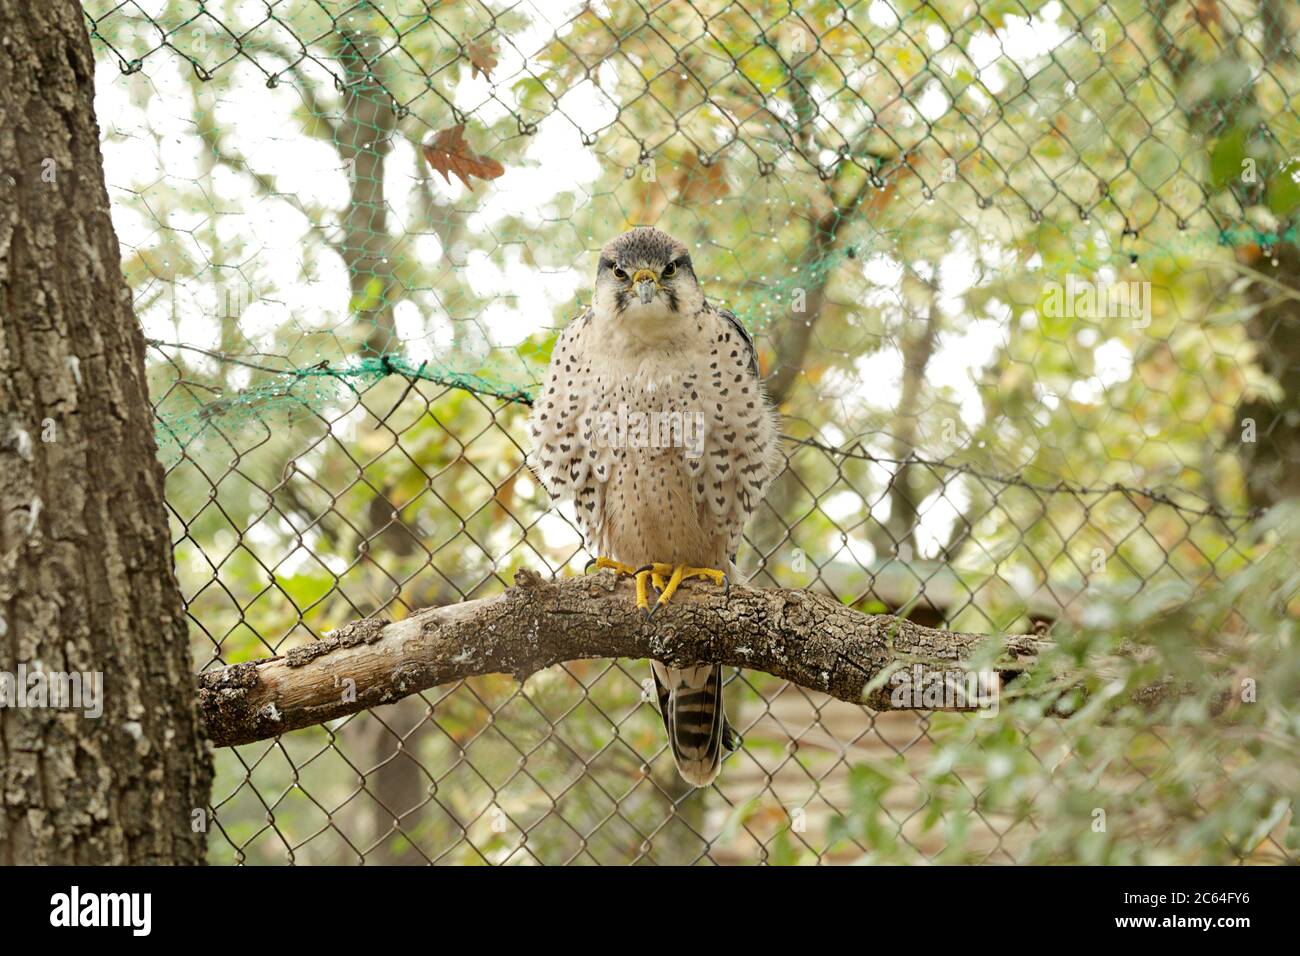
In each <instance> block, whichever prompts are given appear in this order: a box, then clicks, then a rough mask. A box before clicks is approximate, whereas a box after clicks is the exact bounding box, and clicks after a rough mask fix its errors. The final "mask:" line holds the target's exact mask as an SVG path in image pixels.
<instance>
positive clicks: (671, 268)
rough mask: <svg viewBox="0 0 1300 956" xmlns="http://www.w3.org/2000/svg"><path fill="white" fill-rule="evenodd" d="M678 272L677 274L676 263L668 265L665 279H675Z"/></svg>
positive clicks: (665, 269)
mask: <svg viewBox="0 0 1300 956" xmlns="http://www.w3.org/2000/svg"><path fill="white" fill-rule="evenodd" d="M676 272H677V263H675V262H670V263H668V265H667V266H666V267H665V268H664V278H665V279H671V278H672V277H673V274H674V273H676Z"/></svg>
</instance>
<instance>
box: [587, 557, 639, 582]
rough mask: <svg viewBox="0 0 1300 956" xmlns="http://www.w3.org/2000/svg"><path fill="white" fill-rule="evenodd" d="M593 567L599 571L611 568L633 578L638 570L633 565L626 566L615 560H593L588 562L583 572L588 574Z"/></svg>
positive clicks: (598, 558)
mask: <svg viewBox="0 0 1300 956" xmlns="http://www.w3.org/2000/svg"><path fill="white" fill-rule="evenodd" d="M593 567H594V568H596V569H597V570H600V569H601V568H611V569H612V570H614V571H617V572H618V573H619V574H626V575H627V576H628V577H632V576H633V575H634V574H636V568H634V567H632V565H630V564H624V563H623V562H622V561H615V560H614V559H613V558H600V557H597V558H592V559H591V560H590V561H588V562H587V566H586V567H585V568H583V569H582V572H583V573H584V574H586V573H587V572H588V571H590V570H591V569H592V568H593Z"/></svg>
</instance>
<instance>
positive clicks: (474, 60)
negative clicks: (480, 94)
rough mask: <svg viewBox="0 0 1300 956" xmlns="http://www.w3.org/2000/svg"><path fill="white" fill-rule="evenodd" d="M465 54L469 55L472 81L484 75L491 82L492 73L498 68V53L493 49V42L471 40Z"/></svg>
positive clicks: (466, 46)
mask: <svg viewBox="0 0 1300 956" xmlns="http://www.w3.org/2000/svg"><path fill="white" fill-rule="evenodd" d="M465 52H466V53H467V54H469V72H470V79H474V77H476V76H478V75H479V74H480V73H482V74H483V75H484V76H485V77H487V78H488V79H489V80H490V79H492V71H493V70H495V69H496V68H497V63H498V60H497V51H496V50H494V49H493V48H492V41H491V40H471V41H470V42H469V43H467V44H466V45H465Z"/></svg>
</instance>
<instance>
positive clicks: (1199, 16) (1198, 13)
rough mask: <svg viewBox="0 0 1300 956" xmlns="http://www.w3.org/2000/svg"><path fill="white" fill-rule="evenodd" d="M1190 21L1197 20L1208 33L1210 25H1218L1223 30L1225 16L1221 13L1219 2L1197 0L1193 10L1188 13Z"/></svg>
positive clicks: (1216, 0)
mask: <svg viewBox="0 0 1300 956" xmlns="http://www.w3.org/2000/svg"><path fill="white" fill-rule="evenodd" d="M1187 19H1188V20H1195V21H1196V22H1197V23H1198V24H1199V25H1200V27H1201V29H1202V30H1204V31H1205V32H1206V33H1209V32H1210V24H1211V23H1217V24H1218V25H1219V29H1223V14H1222V13H1220V12H1219V3H1218V0H1195V2H1193V3H1192V9H1191V10H1189V11H1188V12H1187Z"/></svg>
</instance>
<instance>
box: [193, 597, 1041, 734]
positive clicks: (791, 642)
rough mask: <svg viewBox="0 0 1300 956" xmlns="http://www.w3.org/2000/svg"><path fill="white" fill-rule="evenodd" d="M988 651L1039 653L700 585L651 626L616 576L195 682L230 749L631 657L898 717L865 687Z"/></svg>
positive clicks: (1027, 638)
mask: <svg viewBox="0 0 1300 956" xmlns="http://www.w3.org/2000/svg"><path fill="white" fill-rule="evenodd" d="M998 640H1000V641H1001V642H1002V646H1003V653H1002V655H1001V657H1000V659H999V661H998V662H997V664H996V667H997V670H998V671H999V673H1000V674H1001V675H1002V677H1003V679H1004V680H1005V679H1009V677H1011V676H1014V675H1015V674H1018V673H1020V672H1021V671H1023V670H1024V669H1025V668H1026V667H1027V666H1028V665H1029V664H1030V663H1031V662H1032V659H1033V658H1034V657H1035V656H1036V654H1037V653H1038V652H1039V650H1041V649H1042V647H1043V646H1044V644H1043V642H1042V640H1041V639H1040V638H1037V637H1035V636H1033V635H1014V636H1008V637H1005V638H997V637H993V636H990V635H987V634H964V633H958V632H955V631H942V630H937V629H934V628H929V627H923V626H921V625H919V624H915V623H913V622H911V621H907V620H903V619H901V618H896V617H891V616H889V615H883V614H882V615H865V614H861V613H859V612H857V611H854V610H853V609H852V608H848V607H845V606H844V605H842V604H840V603H838V602H837V601H835V600H834V599H832V598H829V597H827V596H825V595H821V594H816V593H813V592H811V591H803V590H788V589H782V588H751V587H747V586H742V585H736V586H733V587H732V588H731V591H730V593H729V594H728V595H726V596H724V595H723V594H722V593H721V592H719V591H718V590H717V589H715V588H712V587H709V586H707V585H706V586H703V587H687V588H684V589H683V590H682V591H679V592H678V597H677V598H676V599H675V600H674V601H673V603H672V604H670V605H668V606H667V607H665V608H663V609H661V610H660V611H658V612H657V613H656V615H655V617H654V620H653V621H651V622H647V621H646V620H645V619H644V617H643V616H642V614H641V612H640V611H638V610H637V608H636V606H635V603H634V601H633V597H632V584H631V582H630V581H629V580H628V579H626V578H624V579H621V580H619V579H616V578H615V576H614V574H613V573H612V572H600V573H598V574H593V575H584V576H582V577H574V578H564V579H561V580H557V581H545V580H543V579H542V578H541V577H539V576H538V575H537V574H535V573H534V572H531V571H520V572H519V573H518V574H517V575H516V576H515V586H514V587H512V588H510V589H508V590H507V591H506V592H505V593H503V594H500V595H497V596H495V597H491V598H483V599H479V600H474V601H466V602H463V603H460V604H452V605H448V606H446V607H434V608H427V609H425V610H423V611H418V612H416V613H415V614H413V615H412V616H411V617H409V618H406V619H405V620H402V621H398V622H395V623H390V622H388V621H385V620H381V619H374V618H368V619H365V620H362V621H357V622H355V623H352V624H349V625H347V626H346V627H343V628H340V629H339V630H337V631H335V632H334V633H333V634H331V635H330V636H328V637H327V638H325V639H324V640H321V641H317V642H316V643H313V644H309V645H307V646H305V647H299V648H296V649H294V650H292V651H290V652H289V653H288V654H285V655H283V656H279V657H272V658H267V659H265V660H260V661H251V662H248V663H244V664H233V665H230V666H228V667H224V668H222V669H220V670H215V671H209V672H207V673H204V674H201V675H199V678H198V682H199V691H198V693H199V708H200V710H201V712H202V714H203V716H204V719H205V721H206V722H207V728H208V733H209V735H210V736H211V738H212V742H213V743H214V744H216V745H217V746H233V745H236V744H244V743H250V742H252V741H255V740H264V739H266V738H269V737H273V736H275V735H277V734H281V733H285V732H287V731H290V730H296V729H298V728H301V727H308V726H311V725H313V724H319V723H323V722H325V721H329V720H334V719H336V718H339V717H344V716H347V715H348V714H353V713H356V712H358V711H361V710H365V709H367V708H370V707H375V706H379V705H382V704H390V703H393V702H394V701H397V700H400V699H401V698H403V697H406V696H408V695H410V694H415V693H418V692H419V691H422V690H425V689H427V688H429V687H433V686H435V685H438V684H444V683H447V682H449V681H454V680H459V679H461V678H464V677H474V676H479V675H483V674H498V673H506V674H513V675H514V676H515V677H516V678H517V679H518V680H520V681H521V682H522V681H523V680H525V679H526V678H527V677H528V676H529V675H531V674H533V673H535V672H536V671H539V670H541V669H543V668H546V667H550V666H552V665H554V664H559V663H562V662H564V661H571V660H581V659H587V658H606V657H631V658H652V659H654V660H659V661H663V662H664V663H667V664H671V665H674V666H678V667H681V666H687V665H691V664H697V663H702V662H717V663H722V664H728V665H731V666H734V667H745V668H748V669H750V670H758V671H764V672H766V673H768V674H772V675H774V676H776V677H781V678H784V679H786V680H790V681H794V682H795V683H797V684H800V685H802V686H803V687H807V688H810V689H812V690H816V691H821V692H822V693H826V694H829V695H831V696H832V697H836V698H838V699H840V700H846V701H850V702H853V703H861V704H867V705H869V706H871V707H873V708H876V709H877V710H892V709H899V708H897V707H896V706H895V705H894V704H893V703H892V702H891V700H890V690H891V688H890V687H889V686H887V685H885V686H881V687H873V688H871V689H870V690H868V685H869V684H870V683H871V681H872V679H873V678H875V677H877V676H879V675H881V674H882V673H884V672H885V671H886V670H888V669H892V668H895V667H897V666H907V667H911V666H912V665H914V664H920V665H921V666H922V667H925V668H926V669H927V673H935V672H951V673H952V674H953V675H954V677H957V676H959V675H964V674H965V671H964V670H963V667H964V666H966V662H967V661H968V660H969V659H970V657H971V655H972V653H973V652H974V650H975V648H976V647H977V646H979V645H981V644H983V643H985V642H988V641H998ZM962 680H963V686H964V676H963V677H962ZM926 709H927V710H931V709H942V708H932V707H927V708H926ZM951 709H967V710H970V709H974V704H972V705H971V706H969V707H955V708H951Z"/></svg>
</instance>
